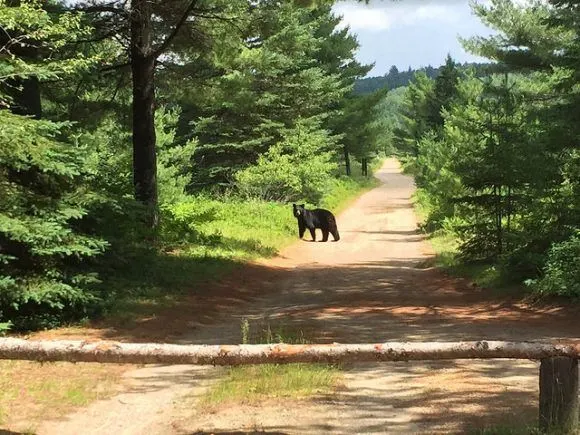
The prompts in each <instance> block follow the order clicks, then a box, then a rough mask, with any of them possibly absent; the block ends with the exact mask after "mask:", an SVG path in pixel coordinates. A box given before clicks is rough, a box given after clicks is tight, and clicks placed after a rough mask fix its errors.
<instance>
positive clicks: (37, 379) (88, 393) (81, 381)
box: [0, 360, 128, 432]
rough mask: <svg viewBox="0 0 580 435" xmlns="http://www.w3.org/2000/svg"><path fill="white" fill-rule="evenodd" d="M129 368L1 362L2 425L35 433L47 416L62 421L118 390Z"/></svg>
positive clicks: (91, 364) (0, 419)
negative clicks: (65, 417)
mask: <svg viewBox="0 0 580 435" xmlns="http://www.w3.org/2000/svg"><path fill="white" fill-rule="evenodd" d="M127 367H128V366H125V365H117V364H96V363H94V364H93V363H79V364H73V363H64V362H63V363H60V362H59V363H37V362H31V361H6V360H5V361H0V373H2V376H0V425H2V428H4V429H9V430H13V431H19V432H31V431H34V429H35V428H36V426H38V425H39V424H40V423H41V422H43V421H46V419H47V417H48V416H50V418H60V417H62V416H64V415H66V414H68V413H70V412H71V411H73V410H75V409H77V408H79V407H82V406H86V405H87V404H89V403H90V402H92V401H94V400H97V399H105V398H107V397H111V396H112V395H114V394H115V393H117V392H118V391H119V382H120V379H121V375H122V373H123V372H124V371H125V370H127Z"/></svg>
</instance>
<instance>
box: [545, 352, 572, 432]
mask: <svg viewBox="0 0 580 435" xmlns="http://www.w3.org/2000/svg"><path fill="white" fill-rule="evenodd" d="M577 428H578V360H577V359H572V358H567V357H556V358H546V359H543V360H542V362H541V364H540V429H541V430H542V431H543V432H548V433H559V434H567V433H576V429H577Z"/></svg>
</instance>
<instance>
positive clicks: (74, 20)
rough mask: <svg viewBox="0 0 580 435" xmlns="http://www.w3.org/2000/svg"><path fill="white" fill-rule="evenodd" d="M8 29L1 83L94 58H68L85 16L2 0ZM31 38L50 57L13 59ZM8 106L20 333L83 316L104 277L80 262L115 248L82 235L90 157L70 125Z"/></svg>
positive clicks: (5, 312) (3, 278) (0, 170)
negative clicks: (68, 134) (93, 287)
mask: <svg viewBox="0 0 580 435" xmlns="http://www.w3.org/2000/svg"><path fill="white" fill-rule="evenodd" d="M0 26H1V27H2V29H3V32H5V33H6V35H7V40H8V41H7V43H6V44H5V45H4V46H3V48H2V49H1V50H2V51H3V52H4V53H5V54H6V55H7V56H5V57H4V59H3V61H2V64H1V68H0V84H3V85H5V84H6V81H7V80H8V79H14V78H16V79H22V80H23V81H24V82H25V81H26V80H29V79H31V78H34V80H38V81H42V80H46V79H50V80H51V81H55V80H58V79H59V78H60V77H61V76H62V75H64V74H71V73H75V72H76V71H80V70H83V69H86V68H87V67H89V66H90V65H91V64H92V62H93V60H92V59H87V58H84V57H82V56H78V57H77V56H75V55H70V54H69V57H64V58H62V59H59V54H61V53H66V52H67V50H66V48H67V44H68V43H70V42H74V41H75V40H76V39H77V38H80V37H84V36H86V29H84V28H83V27H81V26H80V17H78V16H75V15H71V14H64V15H61V16H60V17H58V18H52V17H51V16H50V15H49V14H47V13H46V12H45V11H43V10H42V9H41V8H40V5H39V3H37V2H33V1H21V2H19V5H18V6H12V7H10V6H8V5H7V3H6V1H4V0H2V1H0ZM15 35H17V38H15ZM22 41H26V42H27V43H29V44H33V45H34V46H36V47H39V49H40V50H41V51H42V52H43V54H44V56H43V57H42V58H40V59H35V60H34V61H30V60H29V59H24V58H22V57H20V56H18V55H16V54H15V53H13V52H12V50H13V48H16V47H18V46H20V44H21V42H22ZM63 55H64V54H63ZM2 88H3V87H2ZM0 102H1V103H2V106H3V107H2V108H1V109H0V198H2V201H0V324H1V323H2V322H3V321H4V322H5V321H7V320H9V319H10V320H11V321H12V322H13V323H14V327H15V328H17V329H21V328H29V327H38V326H50V325H53V324H54V322H58V321H59V320H62V319H63V318H64V319H70V318H73V317H78V316H83V313H84V312H85V310H86V309H87V308H88V307H90V305H91V302H93V300H94V296H93V295H92V293H91V292H90V291H89V290H88V288H87V286H88V285H89V284H90V283H91V282H93V281H94V280H95V276H94V274H91V273H86V271H83V269H82V268H80V267H79V266H80V265H81V264H82V261H83V259H85V258H87V257H93V256H95V255H97V254H99V253H100V252H102V251H103V249H104V248H105V246H106V243H105V242H104V241H103V240H100V239H99V238H98V237H94V236H90V235H87V234H83V233H82V232H81V231H79V230H78V224H79V222H80V221H82V219H83V217H84V216H85V215H86V213H87V211H86V206H87V204H88V203H90V200H91V192H90V191H87V189H86V185H84V184H83V177H84V175H85V174H86V161H85V159H86V157H87V154H86V153H85V150H83V149H81V148H77V147H75V146H74V145H73V144H71V143H69V142H68V141H66V139H65V138H64V137H63V135H62V133H63V130H65V129H66V128H67V125H66V124H58V123H54V122H51V121H48V120H40V119H34V118H33V117H30V116H26V115H23V114H22V111H23V107H22V105H18V106H16V107H15V106H14V104H15V103H14V100H12V98H11V95H7V94H6V93H1V94H0ZM35 114H36V115H38V113H35Z"/></svg>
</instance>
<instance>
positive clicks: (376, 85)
mask: <svg viewBox="0 0 580 435" xmlns="http://www.w3.org/2000/svg"><path fill="white" fill-rule="evenodd" d="M458 66H459V67H460V68H461V69H467V68H470V67H472V68H475V71H476V75H477V76H483V75H486V74H489V73H491V72H493V71H494V70H495V68H496V65H495V64H492V63H464V64H458ZM439 68H441V67H437V68H434V67H432V66H431V65H429V66H427V67H425V68H419V69H411V68H410V67H409V69H408V70H407V71H399V70H398V69H397V67H396V66H394V65H393V66H392V67H391V69H390V70H389V73H388V74H385V75H384V76H379V77H366V78H364V79H360V80H357V81H356V82H355V83H354V93H355V94H368V93H371V92H374V91H376V90H377V89H382V88H384V87H387V88H389V89H395V88H399V87H401V86H407V85H408V84H409V82H410V81H411V79H412V78H413V76H414V75H415V73H417V72H419V71H423V72H424V73H425V74H426V75H427V77H430V78H432V79H434V78H435V77H437V75H438V74H439Z"/></svg>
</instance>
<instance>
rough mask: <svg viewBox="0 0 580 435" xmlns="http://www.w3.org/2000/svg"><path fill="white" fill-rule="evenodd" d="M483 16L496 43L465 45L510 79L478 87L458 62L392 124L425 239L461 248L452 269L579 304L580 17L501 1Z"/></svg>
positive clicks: (423, 84) (416, 88)
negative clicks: (430, 234)
mask: <svg viewBox="0 0 580 435" xmlns="http://www.w3.org/2000/svg"><path fill="white" fill-rule="evenodd" d="M474 10H475V12H476V14H477V15H479V16H480V17H481V19H482V21H484V22H485V23H486V24H488V25H490V26H491V27H492V28H494V29H496V30H497V34H495V35H494V36H490V37H487V38H483V37H474V38H471V39H469V40H466V41H463V42H464V45H465V46H466V48H468V49H469V50H471V51H472V52H474V53H475V54H479V55H482V56H485V57H488V58H490V59H493V60H496V61H499V62H500V64H499V65H498V69H499V68H503V69H504V71H506V72H505V73H504V74H502V75H499V74H497V75H490V76H488V77H486V78H483V79H475V78H473V74H472V73H470V74H468V75H466V76H463V75H462V74H457V71H454V65H453V63H452V62H451V61H450V60H449V59H448V62H447V65H446V66H445V67H444V70H445V71H446V73H445V74H443V73H442V74H440V75H439V76H438V77H437V79H436V80H435V81H430V80H429V79H427V78H425V77H418V78H417V79H416V81H415V83H413V84H412V85H410V86H409V88H408V89H407V90H406V92H405V98H404V101H403V103H402V105H401V109H400V112H401V113H400V115H399V117H398V119H397V120H396V122H391V124H395V125H397V129H396V130H394V135H393V143H394V145H395V147H396V148H397V149H398V151H399V153H401V154H402V155H403V158H404V160H405V168H406V170H407V171H408V172H410V173H412V174H413V175H415V178H416V182H417V185H418V186H419V191H418V194H417V197H418V200H419V203H420V205H421V209H422V212H423V214H424V217H425V228H426V229H428V230H430V231H435V234H437V235H438V237H439V236H443V237H446V238H450V239H451V240H452V241H453V245H454V249H452V250H447V251H448V252H446V253H445V255H444V256H443V257H444V260H445V262H446V263H447V265H448V266H450V267H452V268H454V269H455V270H458V269H459V268H462V267H463V268H465V270H464V272H465V273H467V274H472V272H473V271H470V272H468V271H467V269H469V268H472V269H474V270H475V269H478V270H477V271H475V273H474V274H475V275H477V276H479V277H482V279H483V281H485V282H488V283H494V284H497V283H498V282H502V281H503V282H506V283H507V282H508V281H511V282H519V283H521V282H522V281H525V280H527V279H530V278H531V279H535V280H533V281H531V282H533V283H534V284H533V288H534V289H535V290H536V291H537V292H539V293H542V294H558V295H568V296H572V295H573V296H576V295H577V288H576V287H575V284H574V283H575V282H576V281H577V280H578V276H577V274H575V272H576V270H577V268H578V265H577V264H576V263H575V262H574V260H573V259H574V258H575V256H577V252H576V244H577V242H576V240H577V239H576V237H577V236H572V235H573V234H575V233H576V232H577V231H578V223H579V222H580V200H579V199H580V183H579V180H580V177H579V176H578V174H580V171H579V170H578V168H579V164H578V162H579V160H578V147H577V144H578V140H579V138H580V130H579V129H578V128H577V126H578V113H579V110H578V109H579V108H580V97H579V95H580V94H579V93H578V91H579V90H580V86H579V84H580V82H579V81H578V78H579V77H580V76H579V75H578V68H579V67H580V64H578V62H577V56H576V54H575V53H578V52H579V51H580V48H579V46H578V44H579V43H580V40H578V38H577V37H576V36H577V28H576V26H575V24H574V23H577V17H578V11H577V8H575V6H572V5H571V4H570V3H568V2H560V1H555V2H550V5H548V4H543V3H541V2H540V3H537V2H534V3H532V4H527V5H522V4H516V3H514V2H510V1H506V0H492V1H491V2H488V3H486V4H474ZM502 63H503V64H502ZM516 72H517V73H516ZM438 79H439V82H437V80H438ZM456 245H457V249H455V247H456ZM539 275H543V277H540V278H538V276H539Z"/></svg>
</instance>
